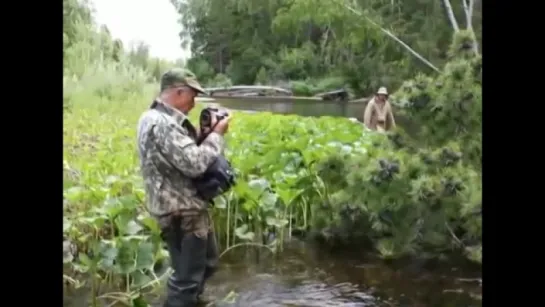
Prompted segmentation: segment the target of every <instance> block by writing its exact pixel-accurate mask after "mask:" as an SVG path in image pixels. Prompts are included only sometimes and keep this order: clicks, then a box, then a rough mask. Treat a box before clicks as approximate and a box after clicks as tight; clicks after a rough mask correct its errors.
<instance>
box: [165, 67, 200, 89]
mask: <svg viewBox="0 0 545 307" xmlns="http://www.w3.org/2000/svg"><path fill="white" fill-rule="evenodd" d="M180 83H181V84H185V85H187V86H189V87H190V88H192V89H194V90H196V91H197V92H199V93H202V94H206V91H205V90H204V89H203V88H202V86H201V84H200V83H199V81H197V76H195V74H194V73H193V72H191V71H190V70H188V69H185V68H172V69H170V70H168V71H167V72H165V73H164V74H163V75H162V76H161V91H163V90H165V89H166V88H169V87H172V86H175V85H178V84H180Z"/></svg>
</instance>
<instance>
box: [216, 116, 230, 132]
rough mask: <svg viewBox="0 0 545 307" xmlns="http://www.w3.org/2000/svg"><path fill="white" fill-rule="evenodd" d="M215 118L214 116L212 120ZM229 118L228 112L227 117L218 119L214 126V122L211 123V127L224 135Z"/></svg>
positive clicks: (227, 127)
mask: <svg viewBox="0 0 545 307" xmlns="http://www.w3.org/2000/svg"><path fill="white" fill-rule="evenodd" d="M215 120H216V119H215V118H214V121H215ZM230 120H231V115H230V114H229V115H228V116H227V117H225V118H223V119H222V120H220V121H219V122H218V123H217V125H216V126H215V127H214V124H215V123H214V124H212V127H214V132H216V133H219V134H221V135H224V134H225V133H227V130H228V129H229V121H230Z"/></svg>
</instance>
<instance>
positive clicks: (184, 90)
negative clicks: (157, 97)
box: [177, 86, 198, 113]
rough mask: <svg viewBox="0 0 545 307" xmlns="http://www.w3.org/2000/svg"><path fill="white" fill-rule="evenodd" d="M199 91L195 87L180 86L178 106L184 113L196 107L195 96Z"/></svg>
mask: <svg viewBox="0 0 545 307" xmlns="http://www.w3.org/2000/svg"><path fill="white" fill-rule="evenodd" d="M197 95H198V93H197V91H195V90H194V89H192V88H190V87H188V86H183V87H180V88H179V94H178V99H177V107H178V108H179V109H180V110H182V112H184V113H188V112H189V111H191V110H192V109H193V108H194V107H195V97H197Z"/></svg>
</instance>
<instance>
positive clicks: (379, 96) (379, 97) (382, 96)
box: [377, 94, 386, 101]
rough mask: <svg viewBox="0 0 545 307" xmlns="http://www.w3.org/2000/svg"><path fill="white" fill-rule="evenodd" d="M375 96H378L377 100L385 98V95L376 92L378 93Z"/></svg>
mask: <svg viewBox="0 0 545 307" xmlns="http://www.w3.org/2000/svg"><path fill="white" fill-rule="evenodd" d="M377 98H378V100H379V101H384V100H386V95H384V94H378V95H377Z"/></svg>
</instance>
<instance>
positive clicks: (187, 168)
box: [138, 103, 225, 223]
mask: <svg viewBox="0 0 545 307" xmlns="http://www.w3.org/2000/svg"><path fill="white" fill-rule="evenodd" d="M196 137H197V134H196V131H195V128H194V127H193V126H192V125H191V123H190V122H189V119H188V118H187V116H186V115H184V114H183V113H181V112H179V111H178V110H175V109H174V108H172V107H170V106H168V105H166V104H163V103H157V105H156V107H155V108H152V109H150V110H148V111H146V112H144V114H142V116H141V117H140V120H139V123H138V151H139V156H140V168H141V172H142V176H143V178H144V185H145V190H146V196H147V208H148V211H149V212H150V214H151V215H153V216H155V217H156V218H158V219H159V222H160V223H161V218H163V217H167V216H169V215H170V214H171V213H173V212H178V213H180V214H181V215H196V214H199V213H200V212H202V211H205V210H206V209H207V206H208V203H207V202H206V201H204V200H203V199H201V198H200V197H199V196H197V191H196V189H195V187H194V186H193V182H192V178H195V177H197V176H200V175H202V174H203V173H204V172H205V171H206V169H207V168H208V166H209V165H210V164H211V163H212V162H213V161H214V160H215V159H216V158H217V157H218V156H219V155H221V154H222V153H223V149H224V146H225V141H224V139H223V137H222V136H221V135H219V134H217V133H211V134H210V135H208V137H207V138H206V139H205V140H204V141H203V142H202V143H201V144H200V146H197V144H195V139H196Z"/></svg>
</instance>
